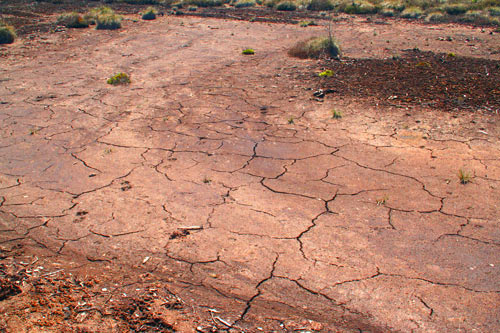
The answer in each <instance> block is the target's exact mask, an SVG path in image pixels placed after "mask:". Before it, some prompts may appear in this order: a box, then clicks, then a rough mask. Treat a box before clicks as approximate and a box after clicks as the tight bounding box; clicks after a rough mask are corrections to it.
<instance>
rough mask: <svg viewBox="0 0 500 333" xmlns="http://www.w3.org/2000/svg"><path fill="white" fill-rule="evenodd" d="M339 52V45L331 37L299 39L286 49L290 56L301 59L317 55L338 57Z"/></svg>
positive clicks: (317, 56)
mask: <svg viewBox="0 0 500 333" xmlns="http://www.w3.org/2000/svg"><path fill="white" fill-rule="evenodd" d="M340 53H341V52H340V46H339V45H338V43H337V42H336V41H335V40H334V39H333V38H332V37H314V38H311V39H308V40H305V41H301V42H298V43H297V44H295V45H294V46H293V47H292V48H291V49H290V50H289V51H288V54H289V55H290V56H292V57H297V58H301V59H307V58H319V57H329V58H334V59H338V58H339V57H340Z"/></svg>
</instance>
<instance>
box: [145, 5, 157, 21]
mask: <svg viewBox="0 0 500 333" xmlns="http://www.w3.org/2000/svg"><path fill="white" fill-rule="evenodd" d="M156 14H158V11H157V10H156V9H155V8H154V7H148V8H146V10H145V11H144V12H143V13H142V19H143V20H149V21H150V20H155V19H156Z"/></svg>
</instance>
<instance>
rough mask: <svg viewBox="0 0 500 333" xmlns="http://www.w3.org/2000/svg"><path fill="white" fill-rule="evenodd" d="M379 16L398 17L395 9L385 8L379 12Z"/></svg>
mask: <svg viewBox="0 0 500 333" xmlns="http://www.w3.org/2000/svg"><path fill="white" fill-rule="evenodd" d="M379 14H381V15H382V16H385V17H393V16H394V15H396V12H395V10H394V9H390V8H383V9H381V10H380V11H379Z"/></svg>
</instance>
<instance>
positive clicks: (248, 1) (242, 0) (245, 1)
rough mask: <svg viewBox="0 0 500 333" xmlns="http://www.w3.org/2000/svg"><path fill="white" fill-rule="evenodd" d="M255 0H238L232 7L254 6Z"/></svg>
mask: <svg viewBox="0 0 500 333" xmlns="http://www.w3.org/2000/svg"><path fill="white" fill-rule="evenodd" d="M255 5H256V3H255V0H238V1H237V2H236V4H235V5H234V7H236V8H246V7H255Z"/></svg>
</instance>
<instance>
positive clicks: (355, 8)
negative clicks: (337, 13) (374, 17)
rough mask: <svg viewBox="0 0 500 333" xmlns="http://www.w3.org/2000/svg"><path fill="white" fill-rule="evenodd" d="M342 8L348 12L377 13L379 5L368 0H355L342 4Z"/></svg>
mask: <svg viewBox="0 0 500 333" xmlns="http://www.w3.org/2000/svg"><path fill="white" fill-rule="evenodd" d="M340 8H341V10H342V11H343V12H345V13H348V14H375V13H376V12H377V11H378V8H377V6H375V5H374V4H372V3H370V2H368V1H359V0H354V1H352V2H347V3H345V4H343V5H341V6H340Z"/></svg>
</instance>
